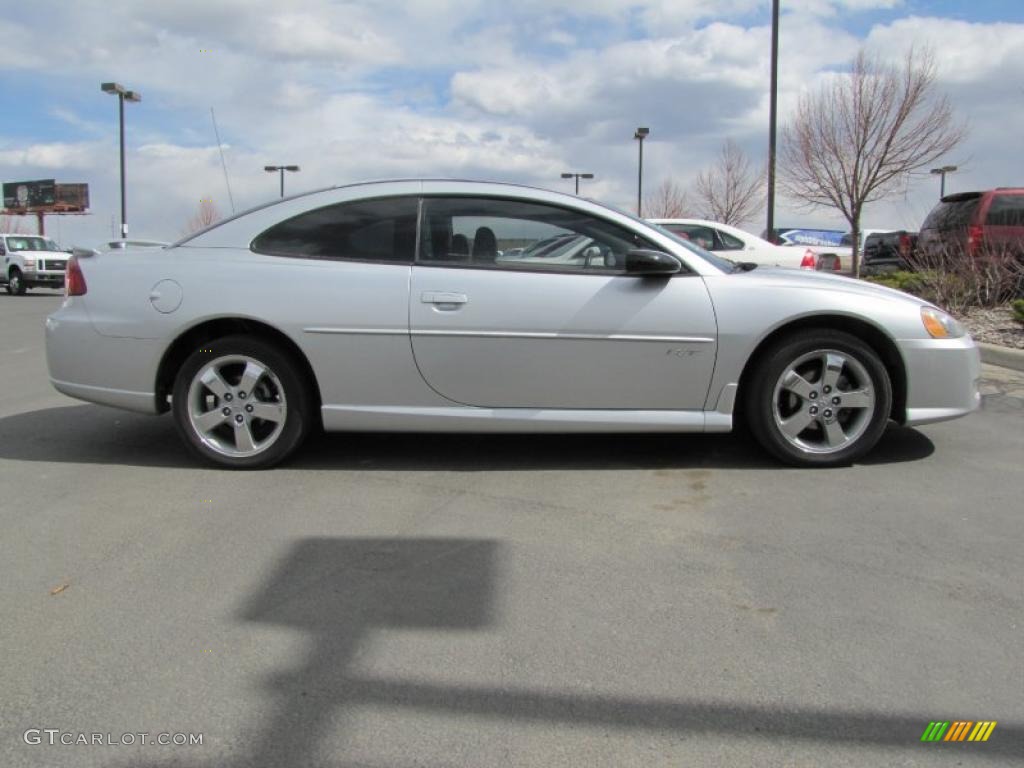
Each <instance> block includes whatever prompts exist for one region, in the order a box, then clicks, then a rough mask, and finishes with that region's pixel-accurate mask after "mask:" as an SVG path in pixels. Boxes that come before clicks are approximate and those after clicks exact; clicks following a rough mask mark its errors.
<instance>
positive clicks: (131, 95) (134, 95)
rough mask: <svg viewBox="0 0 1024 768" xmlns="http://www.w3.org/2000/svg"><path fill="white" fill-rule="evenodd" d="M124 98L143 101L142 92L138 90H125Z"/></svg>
mask: <svg viewBox="0 0 1024 768" xmlns="http://www.w3.org/2000/svg"><path fill="white" fill-rule="evenodd" d="M124 100H125V101H142V94H141V93H139V92H138V91H125V92H124Z"/></svg>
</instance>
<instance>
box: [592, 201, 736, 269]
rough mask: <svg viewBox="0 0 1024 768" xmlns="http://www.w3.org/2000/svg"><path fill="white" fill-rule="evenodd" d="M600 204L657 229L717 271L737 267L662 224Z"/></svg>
mask: <svg viewBox="0 0 1024 768" xmlns="http://www.w3.org/2000/svg"><path fill="white" fill-rule="evenodd" d="M591 202H595V203H596V202H597V201H596V200H591ZM598 204H599V205H602V206H604V207H605V208H608V209H610V210H613V211H615V212H616V213H621V214H622V215H623V216H626V217H628V218H630V219H632V220H633V221H636V222H639V223H640V224H643V225H644V226H645V227H650V228H651V229H656V230H657V231H658V232H659V233H660V234H662V235H665V236H666V237H668V238H669V239H670V240H672V242H674V243H678V244H679V245H681V246H683V247H684V248H685V249H686V250H688V251H692V252H693V253H694V254H696V255H697V256H700V258H702V259H704V261H706V262H708V264H710V265H711V266H713V267H716V268H717V269H720V270H722V271H723V272H732V271H733V268H734V267H735V266H736V262H735V261H733V260H732V259H725V258H722V257H721V256H716V255H715V254H713V253H710V252H708V251H705V250H704V249H703V248H700V247H699V246H697V245H694V244H693V243H691V242H690V241H689V240H686V239H684V238H682V237H680V236H679V235H677V234H675V233H674V232H670V231H669V230H667V229H665V228H664V227H663V226H661V225H660V224H655V223H654V222H652V221H648V220H647V219H641V218H640V217H638V216H637V215H636V214H634V213H630V212H629V211H626V210H623V209H622V208H619V207H617V206H614V205H610V204H608V203H604V202H602V203H598Z"/></svg>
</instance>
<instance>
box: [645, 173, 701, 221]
mask: <svg viewBox="0 0 1024 768" xmlns="http://www.w3.org/2000/svg"><path fill="white" fill-rule="evenodd" d="M692 211H693V208H692V206H691V205H690V198H689V196H688V195H687V194H686V190H684V189H683V188H682V187H680V186H679V185H678V184H677V183H676V182H675V180H674V179H671V178H668V179H665V180H664V181H662V182H661V184H659V185H658V186H657V187H656V188H655V190H654V191H653V192H650V193H648V194H647V196H646V197H645V198H644V214H645V215H646V216H647V217H649V218H652V219H680V218H684V217H686V216H691V215H692Z"/></svg>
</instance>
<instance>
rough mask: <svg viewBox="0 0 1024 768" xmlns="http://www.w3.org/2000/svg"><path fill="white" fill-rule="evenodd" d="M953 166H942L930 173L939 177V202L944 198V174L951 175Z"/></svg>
mask: <svg viewBox="0 0 1024 768" xmlns="http://www.w3.org/2000/svg"><path fill="white" fill-rule="evenodd" d="M955 170H956V166H955V165H944V166H942V167H941V168H932V170H931V172H932V173H934V174H936V175H937V176H938V177H939V200H941V199H942V198H944V197H945V196H946V174H947V173H953V171H955Z"/></svg>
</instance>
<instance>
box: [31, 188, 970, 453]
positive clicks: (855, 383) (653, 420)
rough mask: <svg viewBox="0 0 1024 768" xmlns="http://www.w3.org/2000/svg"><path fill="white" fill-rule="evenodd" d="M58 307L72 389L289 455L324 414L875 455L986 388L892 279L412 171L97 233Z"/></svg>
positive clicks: (953, 334) (221, 440) (202, 449)
mask: <svg viewBox="0 0 1024 768" xmlns="http://www.w3.org/2000/svg"><path fill="white" fill-rule="evenodd" d="M65 292H66V294H67V297H66V299H65V301H64V303H63V305H62V306H61V308H60V309H58V310H57V311H56V312H54V313H53V314H52V315H51V316H50V317H49V318H48V319H47V321H46V341H47V359H48V363H49V368H50V379H51V381H52V382H53V385H54V386H55V387H56V388H57V389H58V390H60V391H61V392H63V393H65V394H68V395H71V396H72V397H77V398H80V399H82V400H89V401H92V402H96V403H103V404H106V405H112V406H116V407H119V408H127V409H130V410H134V411H142V412H147V413H161V412H165V411H170V412H171V413H172V414H173V418H174V421H175V424H176V425H177V429H178V431H179V432H180V434H181V437H182V438H183V440H184V442H185V444H186V445H187V446H188V447H189V448H190V449H191V451H192V452H193V453H194V454H195V455H196V456H198V457H200V458H202V459H205V460H207V461H211V462H213V463H215V464H220V465H223V466H227V467H236V468H252V467H267V466H270V465H273V464H275V463H277V462H279V461H281V460H282V459H284V458H286V457H287V456H289V455H290V454H291V453H292V452H293V451H295V450H296V449H297V448H298V447H299V445H300V444H301V443H302V441H303V438H304V437H305V436H306V435H307V433H309V432H310V431H311V430H312V429H314V428H316V427H318V426H320V425H322V426H323V428H325V429H327V430H342V431H347V432H361V431H424V432H435V431H445V432H727V431H729V430H731V429H732V428H733V425H734V423H735V422H737V421H738V420H739V419H742V420H743V421H744V422H745V423H746V424H747V425H748V426H749V428H750V432H751V433H752V434H753V435H754V437H755V438H756V439H757V440H758V441H759V442H760V443H761V444H762V445H763V446H764V447H765V448H766V449H767V450H768V451H769V452H771V453H772V454H774V455H775V456H776V457H778V458H779V459H781V460H783V461H785V462H789V463H792V464H797V465H805V466H832V465H837V464H845V463H849V462H851V461H854V460H855V459H857V458H858V457H860V456H862V455H863V454H865V453H866V452H867V451H868V450H870V449H871V447H872V446H873V445H874V444H875V443H876V441H877V440H878V439H879V437H880V436H881V434H882V432H883V431H884V429H885V428H886V425H887V423H888V422H889V420H894V421H896V422H899V423H901V424H908V425H916V424H926V423H929V422H934V421H941V420H944V419H952V418H956V417H958V416H963V415H965V414H967V413H970V412H971V411H972V410H974V409H975V408H977V407H978V404H979V395H978V389H977V380H978V376H979V369H980V361H979V354H978V349H977V348H976V346H975V345H974V343H973V342H972V340H971V338H970V336H968V335H967V334H966V333H965V331H964V329H963V328H962V327H961V326H960V325H959V324H958V323H957V322H956V320H954V319H953V318H952V317H950V316H949V315H947V314H946V313H945V312H943V311H942V310H940V309H939V308H937V307H935V306H932V305H930V304H928V303H926V302H924V301H921V300H920V299H917V298H914V297H912V296H908V295H906V294H902V293H899V292H896V291H892V290H888V289H886V288H882V287H878V286H875V285H871V284H868V283H864V282H860V281H856V280H852V279H848V278H843V277H837V276H833V275H828V274H822V273H814V272H807V271H801V270H795V269H771V268H764V267H755V265H753V264H744V263H733V262H730V261H726V260H724V259H721V258H719V257H717V256H715V255H714V254H711V253H708V252H706V251H703V250H701V249H700V248H698V247H696V246H695V245H694V244H692V243H690V242H687V241H685V240H683V239H680V238H678V237H676V236H674V235H672V234H671V233H670V232H668V231H666V230H664V229H662V228H660V227H658V226H657V225H654V224H651V223H649V222H645V221H642V220H640V219H637V218H635V217H634V216H631V215H630V214H628V213H625V212H623V211H620V210H616V209H614V208H611V207H608V206H605V205H602V204H600V203H597V202H594V201H590V200H584V199H580V198H577V197H573V196H570V195H564V194H560V193H557V192H550V191H546V190H541V189H533V188H528V187H523V186H516V185H510V184H499V183H484V182H470V181H450V180H448V181H444V180H414V181H388V182H374V183H366V184H354V185H350V186H342V187H334V188H331V189H326V190H321V191H318V192H311V193H308V194H303V195H297V196H295V197H292V198H288V199H285V200H281V201H279V202H274V203H273V204H269V205H265V206H262V207H259V208H256V209H253V210H250V211H247V212H245V213H242V214H239V215H238V216H234V217H233V218H230V219H227V220H225V221H221V222H219V223H217V224H216V225H214V226H213V227H210V228H208V229H206V230H203V231H201V232H199V233H197V234H194V235H191V236H189V237H187V238H185V239H184V240H181V241H179V242H177V243H174V244H173V245H171V246H169V247H167V248H165V249H162V250H156V249H144V250H141V249H140V250H138V251H134V250H133V249H131V248H127V249H125V250H123V251H121V252H119V253H116V254H114V253H98V252H79V254H78V255H77V256H75V257H73V258H72V259H71V261H70V263H69V265H68V269H67V280H66V289H65Z"/></svg>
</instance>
